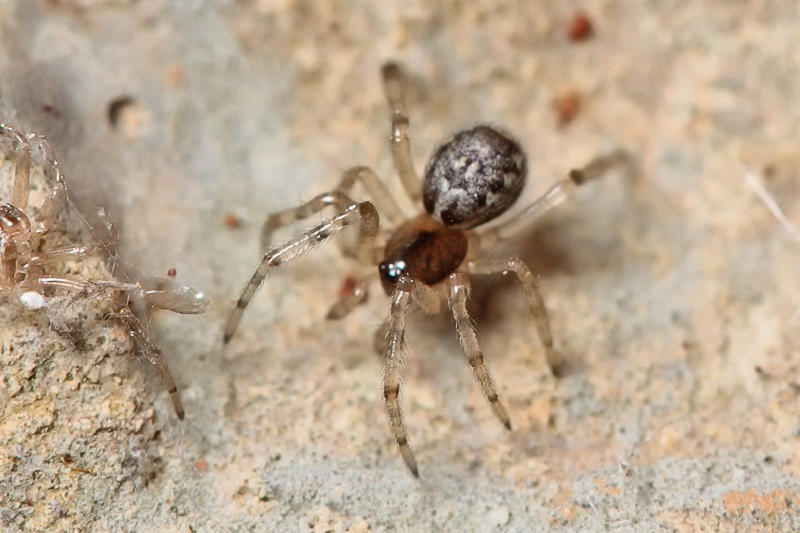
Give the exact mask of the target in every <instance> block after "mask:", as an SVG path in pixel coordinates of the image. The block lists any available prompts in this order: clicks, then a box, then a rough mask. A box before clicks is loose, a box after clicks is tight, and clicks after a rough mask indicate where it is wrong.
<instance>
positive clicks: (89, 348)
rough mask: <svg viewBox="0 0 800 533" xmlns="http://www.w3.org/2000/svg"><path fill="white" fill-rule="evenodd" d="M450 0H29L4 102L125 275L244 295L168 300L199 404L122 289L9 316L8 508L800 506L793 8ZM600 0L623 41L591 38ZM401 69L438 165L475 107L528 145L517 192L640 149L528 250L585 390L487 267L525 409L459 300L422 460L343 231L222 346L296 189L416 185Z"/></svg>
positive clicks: (342, 517)
mask: <svg viewBox="0 0 800 533" xmlns="http://www.w3.org/2000/svg"><path fill="white" fill-rule="evenodd" d="M188 4H191V5H188ZM438 5H439V7H436V8H432V7H430V3H428V2H422V1H418V2H417V1H415V2H377V1H376V2H363V3H362V2H356V3H347V4H345V3H343V2H342V3H340V2H324V3H323V2H297V3H295V2H291V1H288V0H287V1H269V0H251V1H247V0H242V1H237V2H205V3H201V2H181V3H178V2H166V1H161V0H141V1H138V2H125V1H111V0H106V1H103V0H96V1H91V0H59V1H55V0H53V1H50V2H37V1H27V0H26V1H19V2H14V1H12V0H5V1H0V121H2V122H9V123H13V124H15V125H17V126H19V127H21V128H23V129H26V130H28V131H35V132H39V133H45V134H47V135H48V136H49V137H50V138H51V140H52V142H53V144H54V146H55V147H56V150H57V152H58V155H59V159H60V160H61V162H62V165H63V167H64V168H65V170H66V172H67V174H68V178H69V180H70V181H69V184H70V187H71V195H72V198H73V199H74V201H75V203H76V205H78V206H79V207H80V208H81V209H83V210H87V209H89V208H90V206H92V205H93V204H97V203H99V204H101V205H104V206H106V207H107V209H108V211H109V212H110V213H111V216H112V217H113V218H114V219H115V220H116V221H117V222H118V224H119V226H120V228H121V231H122V234H123V236H124V238H125V241H124V245H123V259H124V260H125V262H126V265H128V266H130V267H131V268H130V269H129V270H130V271H141V272H145V273H155V274H161V275H163V274H164V273H165V272H166V270H167V269H169V268H171V267H174V268H176V270H177V272H178V276H179V277H181V278H182V279H184V280H187V281H188V282H190V283H193V284H195V285H198V286H200V287H203V288H204V289H205V290H206V291H207V292H208V293H209V294H210V295H211V296H212V297H213V298H214V302H213V304H212V308H211V309H210V310H209V312H208V313H206V314H205V315H203V316H200V317H194V318H187V317H181V316H177V317H176V316H169V315H166V314H162V315H157V316H156V317H155V318H154V320H153V324H152V328H153V331H154V335H155V336H156V338H157V339H158V341H159V343H160V345H161V347H162V348H163V350H164V352H165V353H166V355H167V357H168V359H169V362H170V365H171V366H172V368H173V370H174V371H175V373H176V375H177V377H178V381H179V385H180V387H181V391H182V395H183V398H184V401H185V404H186V411H187V418H186V421H185V422H183V423H180V422H179V421H178V420H177V419H176V417H175V416H174V414H173V413H172V411H171V405H170V404H169V400H168V398H167V396H166V393H165V392H164V391H163V390H162V388H161V385H160V382H159V380H158V376H157V375H155V373H153V372H152V371H151V369H149V368H148V367H147V365H144V364H141V363H140V362H137V361H134V360H133V358H132V357H131V356H130V354H129V351H130V347H129V346H128V345H127V343H126V342H125V338H124V335H120V331H119V330H118V328H116V326H114V325H112V324H108V323H106V322H104V320H103V318H102V313H100V314H98V315H95V316H94V317H92V316H91V315H92V310H91V309H89V310H88V311H87V312H86V314H87V322H86V326H85V330H86V331H85V332H86V338H87V339H88V340H89V342H87V343H82V344H81V345H80V346H76V345H75V343H72V342H69V341H67V340H65V339H64V338H63V336H59V335H58V334H56V333H55V332H53V331H51V330H50V328H49V327H48V324H47V321H46V320H43V319H42V317H41V316H36V314H35V313H34V314H32V313H27V312H26V313H22V314H20V306H19V305H18V304H16V303H14V302H12V301H9V302H5V303H3V304H2V314H1V315H0V316H2V329H1V330H0V331H2V334H1V335H2V344H1V345H0V357H2V364H3V370H2V375H3V380H2V387H0V400H2V401H1V402H0V405H1V407H0V417H1V418H0V474H1V475H2V478H1V479H0V529H2V530H3V531H76V530H86V531H164V532H167V531H169V532H172V531H175V532H179V531H180V532H189V531H319V532H322V531H352V532H356V531H537V530H549V529H553V530H563V531H595V530H599V531H602V530H604V529H606V530H622V531H652V530H657V529H659V528H663V529H666V530H672V531H696V530H700V529H702V528H705V530H721V531H742V530H746V529H750V530H767V531H779V530H781V531H785V530H797V529H800V517H798V508H800V492H799V491H798V489H799V488H800V440H799V439H800V408H798V405H799V404H798V396H799V395H800V384H799V383H800V378H799V377H798V361H800V318H798V313H797V311H798V309H800V275H798V270H797V268H796V265H797V264H798V260H799V259H800V243H798V240H797V236H796V235H793V234H792V233H791V232H790V231H788V230H787V229H786V228H784V227H783V226H781V225H780V224H779V223H778V221H776V219H775V218H774V217H773V216H772V215H771V214H770V212H769V211H768V210H767V208H766V207H765V205H764V204H763V203H762V202H761V201H760V200H759V199H758V197H757V196H756V195H755V193H754V192H753V190H752V188H750V187H749V186H748V185H747V183H746V181H745V177H744V176H745V172H746V171H750V172H752V173H753V174H754V175H756V176H757V177H758V179H759V180H761V182H763V183H764V186H765V187H766V190H767V191H768V192H769V193H770V194H771V195H773V196H774V197H775V198H776V200H777V203H778V204H779V206H780V207H781V208H782V209H783V210H784V212H785V213H786V216H787V217H788V220H789V222H791V223H793V224H796V225H798V226H800V187H798V174H797V170H796V169H797V167H798V163H799V162H800V149H798V147H799V146H800V145H799V144H798V128H800V116H798V115H800V107H798V106H797V91H796V88H797V87H800V37H798V35H800V18H798V13H797V11H798V6H797V3H796V2H789V1H785V2H781V1H777V2H763V3H762V2H749V3H746V2H714V3H711V2H708V3H700V2H690V1H684V2H679V1H678V2H658V3H656V2H649V3H645V2H628V1H622V0H606V1H597V2H586V3H580V2H522V1H520V2H496V1H488V0H487V1H480V2H469V3H468V2H440V3H438ZM704 6H705V7H704ZM579 10H583V12H584V13H585V14H586V15H587V16H588V18H589V19H590V20H591V22H592V24H593V32H592V35H591V36H590V37H589V38H588V39H586V40H584V41H581V42H575V41H573V40H571V39H569V38H568V30H569V28H570V24H571V21H572V19H573V17H574V16H575V13H576V12H578V11H579ZM387 59H397V60H399V61H401V62H402V63H403V65H404V67H405V69H406V72H407V73H408V75H409V87H408V96H409V110H410V117H411V128H412V129H411V133H412V143H413V146H412V150H413V154H414V158H415V160H416V162H417V166H418V168H420V169H421V168H422V166H423V165H424V162H425V159H426V157H427V156H428V155H429V154H430V152H431V151H432V150H433V149H434V147H435V146H436V144H437V143H438V142H441V141H442V140H443V139H445V138H446V137H447V136H448V135H449V134H451V133H453V132H455V131H457V130H459V129H460V128H464V127H466V126H469V125H472V124H476V123H480V122H488V123H493V124H499V125H503V126H504V127H505V128H507V129H508V130H509V131H511V132H513V133H514V134H515V135H516V136H517V137H518V138H519V139H520V140H521V143H522V145H523V146H524V147H525V149H526V151H527V152H528V155H529V158H530V182H529V186H528V188H527V189H526V191H525V192H524V193H523V199H522V200H521V201H520V204H524V203H526V202H530V201H532V200H533V199H534V198H536V196H537V194H539V193H541V192H542V191H543V190H544V189H545V188H547V187H548V186H549V185H550V184H551V183H552V182H553V181H554V180H555V179H556V178H558V177H559V176H561V175H563V174H564V173H565V172H566V171H567V170H569V169H570V168H572V167H575V166H578V165H581V164H582V163H584V162H586V161H588V160H589V159H590V158H591V157H593V156H594V155H596V154H598V153H602V152H604V151H607V150H610V149H613V148H617V147H622V148H624V149H626V150H628V151H629V152H630V153H631V154H633V156H634V158H635V160H636V165H635V169H634V171H633V172H631V173H629V174H624V173H615V174H612V175H609V177H608V178H607V179H606V180H604V181H601V182H597V183H593V184H591V185H589V186H587V187H586V188H585V189H583V190H581V191H579V192H578V193H577V194H575V196H574V197H573V198H572V199H571V200H570V201H569V202H568V203H566V204H564V205H562V206H560V207H559V208H558V209H557V210H556V211H554V212H552V213H551V214H550V215H548V216H547V218H546V219H545V220H542V221H541V223H540V224H539V225H537V226H536V227H535V228H533V229H532V231H531V233H529V234H528V235H526V236H524V238H521V239H520V240H519V241H518V242H516V243H513V245H512V247H513V248H515V249H516V250H517V251H518V253H520V254H521V255H522V256H523V257H524V258H525V259H526V260H527V261H528V262H529V263H530V265H531V266H532V268H533V269H534V270H535V272H536V274H537V276H538V279H539V282H540V285H541V288H542V292H543V293H544V297H545V300H546V303H547V306H548V308H549V309H550V312H551V319H552V326H553V331H554V335H555V338H556V343H557V347H558V349H559V350H560V352H561V353H562V354H564V356H565V357H566V360H567V365H566V367H565V372H564V375H563V376H562V377H561V378H559V379H557V380H554V379H553V378H552V377H550V376H549V375H548V373H547V372H546V371H545V370H544V369H543V367H542V357H543V355H542V349H541V345H540V343H539V342H538V340H537V338H536V335H535V332H534V329H533V327H532V322H531V319H530V316H529V314H528V311H527V306H526V303H525V301H524V299H523V297H522V295H521V293H520V291H519V290H518V287H517V286H516V285H515V283H513V282H512V280H506V279H504V278H502V277H501V278H496V279H492V280H490V281H489V283H487V284H485V285H484V286H482V287H479V288H478V289H477V290H476V291H475V293H476V298H475V302H474V303H475V304H476V312H475V316H476V320H477V323H478V328H479V332H480V335H481V340H482V343H483V346H484V348H485V351H486V356H487V360H488V361H489V362H490V364H491V368H492V370H493V373H494V376H495V378H496V380H497V382H498V384H499V386H500V389H501V394H502V397H503V398H504V399H505V401H506V402H507V405H508V407H509V411H510V413H511V417H512V421H513V424H514V430H513V431H512V432H506V431H505V430H504V429H503V428H502V427H501V426H500V425H499V424H498V423H497V421H496V420H495V419H494V418H493V415H492V413H491V411H490V410H489V408H488V407H487V406H486V405H485V401H484V400H483V398H482V396H481V394H480V391H479V389H478V387H477V386H476V385H475V384H474V383H473V378H472V376H471V375H470V372H469V369H468V367H467V366H466V365H465V364H464V362H463V357H462V356H461V354H460V351H459V348H458V345H457V342H456V339H455V336H454V334H453V332H452V325H451V323H450V321H449V320H448V319H447V317H446V315H444V314H443V315H442V316H441V317H440V318H439V319H438V320H413V321H412V325H411V329H410V332H409V342H410V349H411V354H410V356H409V362H408V365H407V370H406V384H407V385H406V387H405V395H404V403H405V406H406V415H407V423H408V426H409V429H410V438H411V442H412V444H413V445H414V449H415V451H416V454H417V459H418V461H419V464H420V470H421V474H422V479H421V480H420V481H417V480H415V479H413V478H412V477H411V476H410V475H409V473H408V472H407V471H406V469H405V467H404V465H403V463H402V461H401V459H400V457H399V453H398V452H397V450H396V446H395V444H394V443H393V442H392V439H391V437H390V435H389V430H388V427H387V423H386V422H385V416H384V413H383V405H382V397H381V388H380V380H379V375H380V365H379V361H378V359H377V358H376V357H375V356H374V355H373V353H372V330H373V329H374V327H375V326H376V325H377V324H378V323H380V321H381V320H382V317H383V316H384V315H385V313H386V310H387V306H386V298H385V297H383V296H382V294H381V293H380V291H379V288H378V287H377V286H376V287H374V290H373V291H372V293H373V294H372V297H371V299H370V301H369V302H368V304H367V305H365V306H364V307H362V308H359V309H358V310H357V311H356V312H355V313H353V315H352V316H351V317H349V318H347V319H346V320H344V321H342V322H337V323H330V322H326V321H325V320H324V316H325V312H326V310H327V308H328V306H329V305H330V303H331V302H332V301H333V300H334V299H335V297H336V294H337V291H338V289H339V286H340V284H341V281H342V279H343V277H344V276H345V275H347V274H351V273H354V272H358V270H356V269H355V266H354V265H353V264H352V263H349V262H348V261H347V260H345V259H343V258H341V256H340V254H339V250H338V247H337V246H336V245H335V244H330V245H327V246H325V247H322V248H320V249H319V250H318V251H317V252H315V253H314V254H313V255H311V256H309V257H308V258H307V259H304V260H302V261H298V262H297V263H296V264H294V265H292V266H291V267H287V268H285V269H283V270H281V271H279V272H276V273H275V274H274V275H272V276H271V277H270V279H269V280H268V283H267V286H266V287H265V288H264V289H263V290H262V291H261V292H260V293H259V294H258V296H257V298H256V301H255V302H254V304H253V306H252V308H250V309H248V312H247V314H246V315H245V320H244V321H243V323H242V327H241V329H240V331H239V333H238V334H237V336H236V337H235V339H234V340H233V342H232V343H231V344H230V346H228V347H227V348H225V349H223V347H222V342H221V328H222V324H223V323H224V320H225V317H226V316H227V314H228V313H229V312H230V310H231V309H232V306H233V302H234V300H235V299H236V297H237V296H238V293H239V291H240V290H241V288H242V286H243V284H244V283H245V281H246V280H247V278H248V277H249V275H250V274H251V273H252V271H253V269H254V268H255V267H256V265H257V263H258V245H257V238H258V228H259V225H260V223H261V221H262V220H263V219H264V216H265V214H266V213H267V212H269V211H272V210H276V209H281V208H285V207H288V206H291V205H295V204H297V203H298V201H300V200H301V199H308V198H310V197H311V196H313V195H314V194H316V193H319V192H322V191H324V190H326V189H330V188H331V187H333V186H334V185H335V183H336V180H337V177H338V175H339V173H340V172H341V171H342V170H343V169H345V168H347V167H349V166H351V165H354V164H357V163H361V164H369V165H371V166H372V167H373V168H374V169H375V170H376V171H377V172H378V173H379V174H380V175H381V176H385V177H386V178H387V179H388V182H389V183H390V186H391V187H392V189H393V190H396V191H398V192H399V190H400V187H399V183H398V181H397V178H396V176H395V175H394V173H393V171H392V166H391V159H390V156H389V148H388V144H387V136H388V132H389V129H388V128H389V121H388V113H387V108H386V104H385V102H384V101H383V95H382V89H381V85H380V79H379V69H380V66H381V64H382V63H383V62H384V61H386V60H387ZM570 94H573V95H575V97H574V98H575V99H576V100H577V101H579V102H580V105H579V107H578V109H577V112H576V113H575V116H574V117H573V118H572V120H571V121H569V122H568V123H567V124H560V122H563V120H562V119H560V118H559V116H558V112H557V107H558V106H557V105H556V104H555V103H554V102H559V101H560V102H562V112H563V111H564V110H563V102H564V101H565V97H567V96H568V95H570ZM566 101H567V103H569V98H567V99H566ZM115 103H116V105H114V104H115ZM112 108H113V109H114V113H112V114H113V116H114V120H113V121H111V120H110V118H111V117H110V116H109V114H110V110H111V109H112ZM112 122H113V123H112ZM4 153H5V154H6V155H5V156H4V157H5V161H6V162H5V163H4V165H6V166H5V167H3V168H4V170H3V174H2V177H3V179H4V180H6V182H7V179H8V175H9V173H8V168H10V167H9V166H8V165H10V161H11V159H13V154H10V153H9V148H8V146H5V147H4ZM3 187H4V188H3V189H0V190H3V191H7V187H8V186H7V184H4V185H3ZM4 194H6V193H5V192H4ZM3 199H4V200H5V196H4V197H3ZM234 220H235V221H237V222H238V226H237V227H234V226H235V225H234V224H231V222H233V221H234ZM62 231H63V233H61V234H60V235H62V237H61V238H63V239H67V240H70V239H72V240H79V239H80V238H82V237H80V236H79V235H75V234H72V233H70V231H69V230H68V229H64V230H62ZM284 235H286V234H284ZM101 267H102V265H95V267H93V268H96V269H95V270H91V269H89V270H86V271H82V275H85V276H94V275H98V276H99V275H102V272H101V270H97V269H101ZM134 267H135V268H134ZM477 296H480V297H479V298H478V297H477ZM115 328H116V329H115Z"/></svg>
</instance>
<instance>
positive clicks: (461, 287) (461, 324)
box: [447, 272, 511, 429]
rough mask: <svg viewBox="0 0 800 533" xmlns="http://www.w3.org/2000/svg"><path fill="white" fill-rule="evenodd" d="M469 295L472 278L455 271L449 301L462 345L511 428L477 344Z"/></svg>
mask: <svg viewBox="0 0 800 533" xmlns="http://www.w3.org/2000/svg"><path fill="white" fill-rule="evenodd" d="M468 296H469V282H468V281H467V278H466V277H465V276H464V274H461V273H458V272H457V273H455V274H451V275H450V277H449V278H447V303H448V305H449V306H450V310H451V311H452V312H453V319H454V320H455V323H456V331H457V332H458V339H459V341H460V342H461V348H462V349H463V350H464V355H466V357H467V362H468V363H469V366H470V367H471V368H472V372H473V374H475V379H476V380H478V383H479V384H480V386H481V390H482V391H483V395H484V396H486V399H487V400H489V405H490V406H491V407H492V411H494V414H495V415H497V418H498V419H499V420H500V422H502V423H503V425H504V426H505V427H506V429H511V419H510V418H509V417H508V413H507V412H506V408H505V407H504V406H503V404H502V403H501V402H500V397H499V396H498V394H497V386H496V385H495V384H494V380H493V379H492V376H491V374H490V373H489V367H488V366H486V362H485V360H484V357H483V352H482V351H481V347H480V345H479V344H478V337H477V335H476V334H475V327H474V326H473V325H472V320H470V317H469V314H468V313H467V297H468Z"/></svg>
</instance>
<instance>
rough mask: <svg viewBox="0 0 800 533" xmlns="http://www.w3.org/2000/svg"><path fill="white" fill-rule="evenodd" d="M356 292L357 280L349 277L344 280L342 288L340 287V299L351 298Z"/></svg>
mask: <svg viewBox="0 0 800 533" xmlns="http://www.w3.org/2000/svg"><path fill="white" fill-rule="evenodd" d="M355 290H356V278H354V277H353V276H347V277H346V278H344V280H342V286H341V287H339V297H340V298H341V297H343V296H349V295H351V294H353V292H355Z"/></svg>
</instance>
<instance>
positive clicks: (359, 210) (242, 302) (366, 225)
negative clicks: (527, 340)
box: [223, 191, 378, 343]
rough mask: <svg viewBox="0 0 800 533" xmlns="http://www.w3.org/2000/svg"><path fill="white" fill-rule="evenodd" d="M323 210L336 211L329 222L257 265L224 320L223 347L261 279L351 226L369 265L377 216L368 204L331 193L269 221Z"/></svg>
mask: <svg viewBox="0 0 800 533" xmlns="http://www.w3.org/2000/svg"><path fill="white" fill-rule="evenodd" d="M327 206H334V207H336V209H337V213H336V214H335V215H334V216H333V218H331V219H329V220H326V221H324V222H323V223H322V224H320V225H318V226H316V227H314V228H312V229H310V230H309V231H307V232H306V233H304V234H303V235H301V236H299V237H297V238H295V239H292V240H291V241H289V242H287V243H286V244H283V245H281V246H277V247H275V248H273V249H271V250H269V251H267V252H266V253H265V254H264V257H263V259H262V260H261V264H260V265H259V266H258V268H257V269H256V271H255V272H254V273H253V276H252V277H251V278H250V281H249V282H248V283H247V285H246V286H245V288H244V290H243V291H242V295H241V296H240V297H239V300H238V302H237V303H236V309H234V310H233V313H231V316H230V318H229V319H228V324H227V325H226V326H225V334H224V337H223V342H224V343H228V342H229V341H230V340H231V338H232V337H233V334H234V333H235V332H236V329H237V328H238V327H239V321H240V320H241V319H242V314H243V313H244V310H245V308H247V305H248V304H249V303H250V300H252V299H253V295H254V294H255V292H256V289H258V287H259V286H260V285H261V284H262V283H263V282H264V278H266V276H267V274H268V273H269V271H270V270H271V269H273V268H275V267H278V266H280V265H282V264H284V263H287V262H289V261H291V260H292V259H296V258H298V257H300V256H302V255H304V254H306V253H308V252H309V251H311V250H312V249H313V248H314V247H315V246H316V245H318V244H321V243H323V242H324V241H326V240H328V239H330V238H331V237H333V236H334V235H336V234H337V233H339V232H340V231H341V230H343V229H344V228H346V227H348V226H351V225H353V224H358V226H359V234H358V255H359V256H360V257H361V258H362V259H363V260H364V262H369V260H370V259H371V257H372V254H373V246H374V243H375V237H376V236H377V234H378V212H377V211H376V210H375V206H373V205H372V203H370V202H354V201H353V200H351V199H350V198H349V197H348V196H347V195H345V194H343V193H341V192H336V191H334V192H330V193H325V194H321V195H319V196H317V197H316V198H314V199H312V200H311V201H309V202H307V203H305V204H303V205H301V206H299V207H297V208H295V209H287V210H286V211H281V212H279V213H277V214H276V215H275V218H273V217H270V218H273V219H274V220H281V221H287V220H289V219H291V220H298V219H300V218H305V217H307V216H310V215H311V214H313V213H315V212H319V211H321V210H322V209H324V208H325V207H327ZM268 221H269V219H268ZM281 225H285V224H283V223H281V224H278V222H275V223H273V224H272V226H270V228H272V229H274V228H276V227H280V226H281ZM265 228H267V225H265ZM272 229H270V233H269V235H268V236H269V237H271V231H272ZM263 236H264V234H263V232H262V238H263Z"/></svg>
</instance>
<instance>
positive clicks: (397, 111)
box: [383, 63, 422, 202]
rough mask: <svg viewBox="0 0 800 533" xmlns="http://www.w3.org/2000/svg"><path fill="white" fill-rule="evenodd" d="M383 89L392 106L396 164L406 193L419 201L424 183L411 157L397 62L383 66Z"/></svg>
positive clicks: (404, 103) (400, 73) (406, 118)
mask: <svg viewBox="0 0 800 533" xmlns="http://www.w3.org/2000/svg"><path fill="white" fill-rule="evenodd" d="M383 89H384V93H385V94H386V99H387V100H388V101H389V105H390V106H391V108H392V136H391V144H390V147H391V150H392V159H393V160H394V166H395V168H396V169H397V173H398V174H399V175H400V181H401V183H402V184H403V189H405V191H406V194H407V195H408V197H409V198H411V201H413V202H418V201H419V200H420V199H421V198H422V183H421V182H420V180H419V177H418V176H417V171H416V170H414V161H413V160H412V159H411V145H410V144H409V142H408V124H409V123H408V112H407V111H406V102H405V97H404V95H403V73H402V72H401V70H400V67H399V66H398V65H397V63H386V64H385V65H384V66H383Z"/></svg>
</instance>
